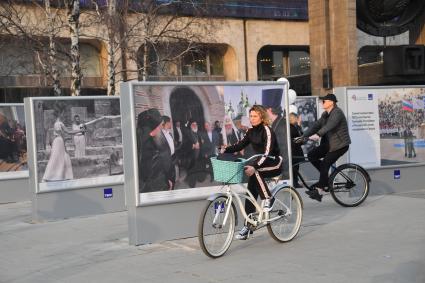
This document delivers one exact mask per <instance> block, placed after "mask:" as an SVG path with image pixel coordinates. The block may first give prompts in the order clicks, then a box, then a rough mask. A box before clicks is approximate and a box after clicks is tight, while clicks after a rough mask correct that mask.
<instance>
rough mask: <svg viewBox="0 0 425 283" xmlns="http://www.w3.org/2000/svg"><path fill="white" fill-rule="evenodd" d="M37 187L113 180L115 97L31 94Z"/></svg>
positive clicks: (117, 152)
mask: <svg viewBox="0 0 425 283" xmlns="http://www.w3.org/2000/svg"><path fill="white" fill-rule="evenodd" d="M33 103H34V104H33V109H34V124H35V135H36V152H37V173H38V174H37V175H38V183H39V189H40V190H41V191H43V190H49V189H63V188H71V187H83V186H87V185H98V184H105V183H110V182H114V181H117V180H118V179H119V176H121V179H122V174H123V161H122V160H123V158H122V157H123V154H122V135H121V115H120V102H119V99H118V98H116V99H72V100H70V99H67V100H59V99H58V100H34V101H33Z"/></svg>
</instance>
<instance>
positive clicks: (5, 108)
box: [0, 105, 28, 176]
mask: <svg viewBox="0 0 425 283" xmlns="http://www.w3.org/2000/svg"><path fill="white" fill-rule="evenodd" d="M24 170H28V164H27V139H26V128H25V112H24V106H23V105H0V176H1V174H2V173H3V172H15V171H24Z"/></svg>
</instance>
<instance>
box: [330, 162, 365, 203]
mask: <svg viewBox="0 0 425 283" xmlns="http://www.w3.org/2000/svg"><path fill="white" fill-rule="evenodd" d="M329 185H330V186H329V189H330V193H331V196H332V198H333V199H334V200H335V201H336V202H337V203H338V204H339V205H342V206H345V207H353V206H358V205H359V204H361V203H362V202H363V201H364V200H365V199H366V197H367V195H368V194H369V180H368V178H367V176H366V174H365V173H364V172H363V169H362V168H361V167H360V166H358V165H356V164H342V165H341V166H338V167H337V168H336V170H335V171H334V172H333V173H332V174H331V176H330V177H329Z"/></svg>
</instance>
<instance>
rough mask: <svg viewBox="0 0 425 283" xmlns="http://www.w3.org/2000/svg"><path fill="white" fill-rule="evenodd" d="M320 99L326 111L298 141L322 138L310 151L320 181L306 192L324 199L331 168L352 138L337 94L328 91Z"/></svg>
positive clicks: (313, 197)
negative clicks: (338, 104)
mask: <svg viewBox="0 0 425 283" xmlns="http://www.w3.org/2000/svg"><path fill="white" fill-rule="evenodd" d="M319 99H321V100H322V108H323V110H325V112H323V114H322V116H321V117H320V119H319V120H317V121H316V122H315V123H314V124H313V125H312V126H311V127H310V128H309V129H308V130H307V131H306V132H305V133H304V134H303V135H302V136H301V137H300V138H298V139H297V141H300V142H301V141H302V140H303V139H304V138H306V137H308V138H309V139H311V140H315V141H318V140H319V139H321V141H320V145H319V146H318V147H316V148H314V149H313V150H311V151H310V152H309V153H308V160H309V161H310V162H311V164H313V166H314V167H316V169H317V170H319V172H320V177H319V182H318V183H316V184H315V185H314V186H313V189H312V190H308V191H306V194H308V195H309V196H310V198H312V199H315V200H317V201H322V196H323V194H324V192H326V191H327V187H328V183H329V177H328V172H329V168H330V167H331V165H332V164H333V163H335V162H336V161H337V160H338V158H339V157H340V156H342V155H343V154H344V153H345V152H347V150H348V147H349V145H350V143H351V139H350V134H349V132H348V124H347V119H346V118H345V115H344V113H343V112H342V110H341V109H340V108H339V107H338V106H337V105H336V103H337V102H338V100H337V99H336V96H335V95H334V94H332V93H328V94H327V95H326V96H323V97H320V98H319ZM321 158H323V159H322V160H321Z"/></svg>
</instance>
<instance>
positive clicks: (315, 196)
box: [309, 189, 323, 202]
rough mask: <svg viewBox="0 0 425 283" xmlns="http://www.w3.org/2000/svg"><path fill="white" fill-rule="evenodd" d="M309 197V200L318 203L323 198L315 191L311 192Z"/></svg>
mask: <svg viewBox="0 0 425 283" xmlns="http://www.w3.org/2000/svg"><path fill="white" fill-rule="evenodd" d="M309 196H310V198H311V199H315V200H317V201H318V202H321V201H322V197H323V196H322V195H321V194H319V192H318V191H317V189H316V190H314V191H311V194H309Z"/></svg>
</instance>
